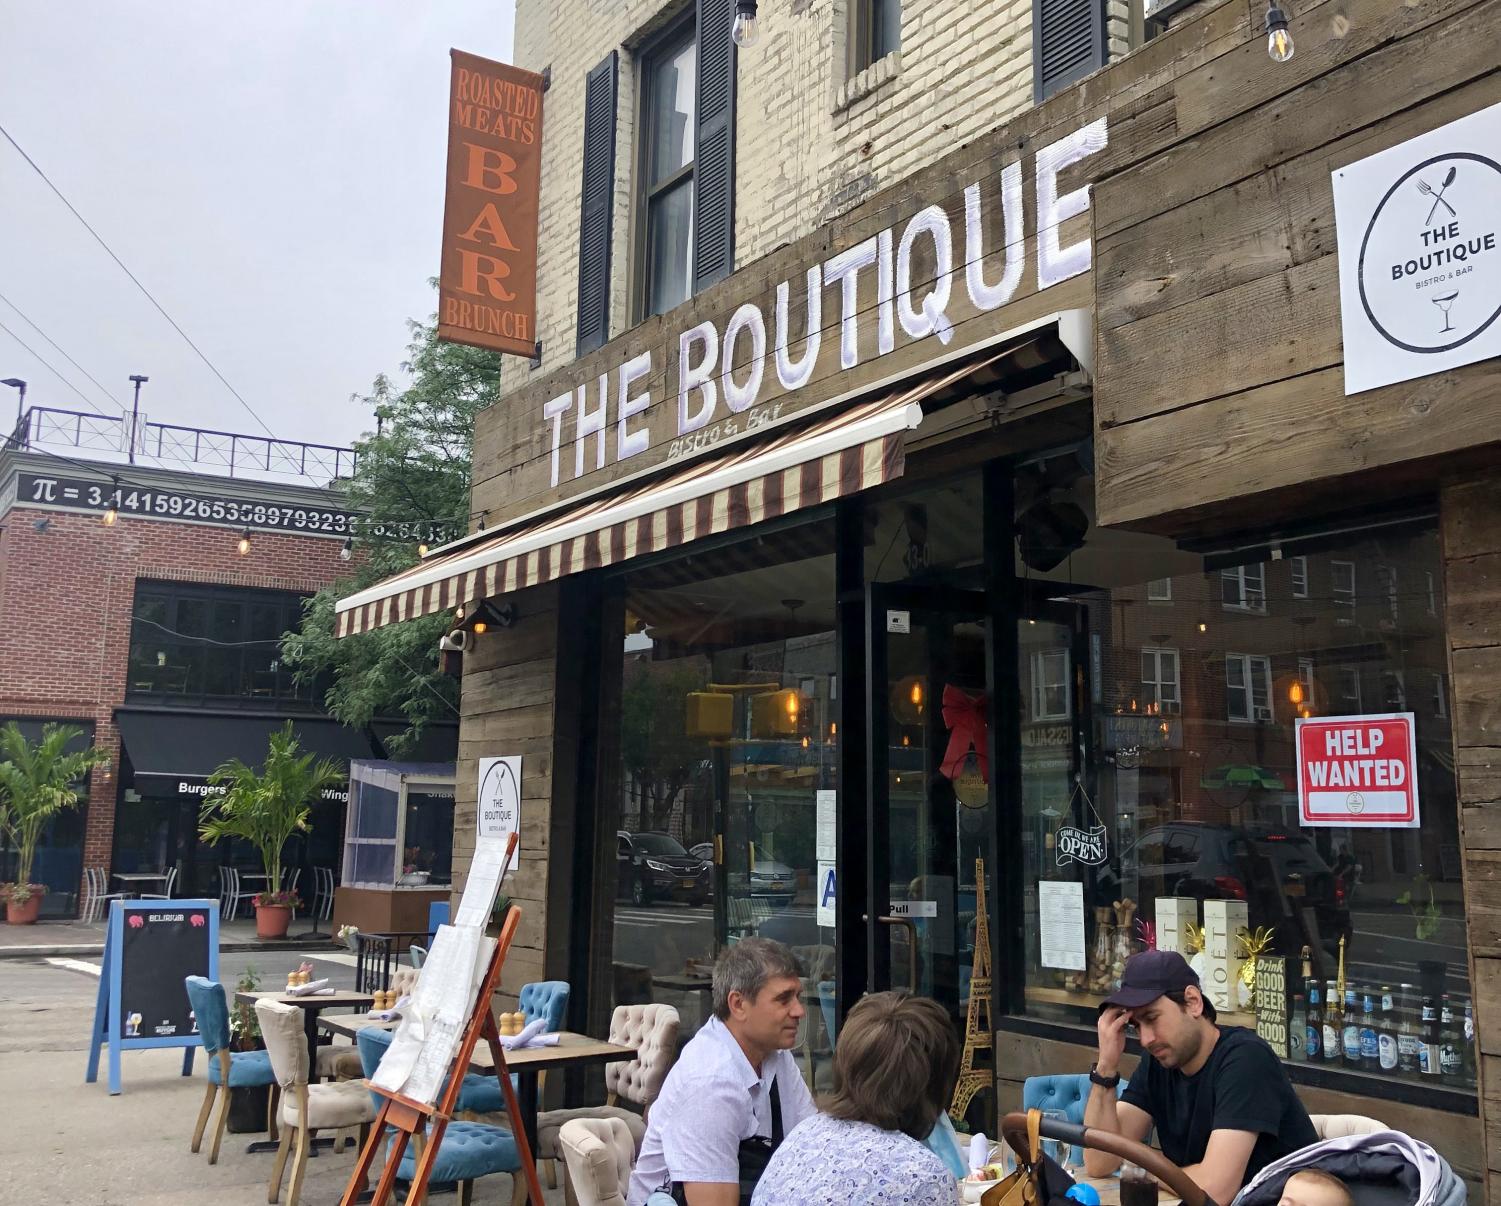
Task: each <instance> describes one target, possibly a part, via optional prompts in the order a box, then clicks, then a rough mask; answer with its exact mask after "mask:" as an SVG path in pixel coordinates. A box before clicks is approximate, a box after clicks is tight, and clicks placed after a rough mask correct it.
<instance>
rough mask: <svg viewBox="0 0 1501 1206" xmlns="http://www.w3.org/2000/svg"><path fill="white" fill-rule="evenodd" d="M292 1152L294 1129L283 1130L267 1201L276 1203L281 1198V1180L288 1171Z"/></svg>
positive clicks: (272, 1168) (268, 1187)
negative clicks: (289, 1157) (288, 1159)
mask: <svg viewBox="0 0 1501 1206" xmlns="http://www.w3.org/2000/svg"><path fill="white" fill-rule="evenodd" d="M291 1151H292V1128H291V1127H287V1126H284V1127H282V1128H281V1142H280V1143H279V1144H278V1145H277V1148H276V1163H275V1164H274V1165H272V1167H271V1180H270V1181H269V1182H268V1183H267V1185H266V1201H268V1202H275V1201H276V1199H277V1198H278V1197H280V1196H281V1178H282V1174H283V1173H285V1172H286V1169H287V1156H288V1155H290V1154H291Z"/></svg>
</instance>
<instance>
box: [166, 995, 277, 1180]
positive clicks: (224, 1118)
mask: <svg viewBox="0 0 1501 1206" xmlns="http://www.w3.org/2000/svg"><path fill="white" fill-rule="evenodd" d="M184 983H185V984H186V985H187V990H188V1004H189V1005H191V1006H192V1008H193V1018H194V1020H195V1021H196V1022H197V1023H198V1037H199V1039H200V1040H202V1042H203V1049H204V1051H205V1052H207V1053H208V1091H207V1092H206V1093H205V1094H204V1095H203V1108H202V1109H200V1110H199V1111H198V1125H197V1126H196V1127H194V1128H193V1148H192V1150H193V1151H195V1152H196V1151H197V1150H198V1149H199V1147H201V1146H202V1144H203V1131H204V1128H205V1127H207V1126H208V1116H209V1112H210V1111H211V1110H212V1109H213V1108H214V1098H215V1097H218V1099H219V1119H218V1121H217V1122H215V1123H214V1141H213V1145H212V1146H211V1147H210V1148H209V1153H208V1162H209V1163H210V1164H217V1163H218V1162H219V1144H220V1143H221V1142H222V1141H223V1139H224V1125H225V1123H227V1122H228V1121H229V1091H230V1090H231V1089H240V1088H246V1089H250V1088H257V1087H259V1086H261V1085H269V1086H271V1100H270V1104H269V1108H268V1110H267V1116H266V1130H267V1131H268V1133H269V1134H270V1136H271V1138H273V1139H275V1138H276V1137H277V1131H276V1109H277V1098H278V1096H279V1094H278V1092H277V1090H276V1087H275V1086H276V1073H274V1072H273V1071H272V1070H271V1057H270V1056H269V1055H268V1054H266V1052H264V1051H231V1050H230V1049H229V1001H228V999H227V998H226V997H225V995H224V985H222V984H219V983H217V982H215V981H213V980H208V979H205V978H204V977H203V976H189V977H187V979H186V980H185V981H184Z"/></svg>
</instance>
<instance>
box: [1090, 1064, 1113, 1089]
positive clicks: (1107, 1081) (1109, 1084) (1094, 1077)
mask: <svg viewBox="0 0 1501 1206" xmlns="http://www.w3.org/2000/svg"><path fill="white" fill-rule="evenodd" d="M1098 1067H1099V1065H1098V1064H1090V1065H1089V1083H1090V1084H1095V1085H1099V1086H1100V1088H1102V1089H1113V1088H1115V1086H1116V1085H1118V1084H1120V1083H1121V1078H1120V1073H1116V1074H1115V1075H1114V1076H1101V1075H1100V1074H1099V1073H1098V1072H1096V1071H1095V1069H1096V1068H1098Z"/></svg>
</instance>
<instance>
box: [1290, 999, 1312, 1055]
mask: <svg viewBox="0 0 1501 1206" xmlns="http://www.w3.org/2000/svg"><path fill="white" fill-rule="evenodd" d="M1307 1029H1308V998H1307V997H1305V996H1304V995H1303V994H1302V993H1301V992H1295V993H1293V1012H1292V1017H1291V1018H1290V1019H1288V1027H1287V1057H1288V1059H1293V1060H1303V1059H1306V1058H1307V1056H1306V1055H1305V1054H1304V1053H1303V1043H1304V1039H1305V1037H1306V1036H1305V1032H1306V1031H1307Z"/></svg>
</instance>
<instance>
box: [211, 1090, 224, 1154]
mask: <svg viewBox="0 0 1501 1206" xmlns="http://www.w3.org/2000/svg"><path fill="white" fill-rule="evenodd" d="M228 1123H229V1086H228V1085H220V1086H219V1116H218V1117H217V1118H215V1119H214V1143H213V1146H212V1147H210V1148H209V1151H208V1162H209V1163H210V1164H217V1163H219V1144H220V1143H222V1142H223V1141H224V1128H225V1126H226V1125H228Z"/></svg>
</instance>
